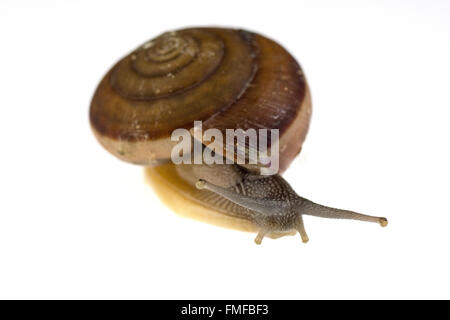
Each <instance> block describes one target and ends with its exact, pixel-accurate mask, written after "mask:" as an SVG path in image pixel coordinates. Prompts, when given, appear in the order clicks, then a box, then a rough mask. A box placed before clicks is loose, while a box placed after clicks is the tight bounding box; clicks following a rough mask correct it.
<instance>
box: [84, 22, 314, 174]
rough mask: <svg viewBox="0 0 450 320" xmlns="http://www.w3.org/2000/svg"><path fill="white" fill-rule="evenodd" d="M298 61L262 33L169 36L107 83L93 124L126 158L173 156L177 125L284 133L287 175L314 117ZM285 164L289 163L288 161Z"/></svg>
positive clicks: (145, 48)
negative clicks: (311, 116)
mask: <svg viewBox="0 0 450 320" xmlns="http://www.w3.org/2000/svg"><path fill="white" fill-rule="evenodd" d="M310 110H311V106H310V99H309V94H308V88H307V84H306V81H305V78H304V76H303V73H302V71H301V69H300V66H299V65H298V63H297V62H296V61H295V59H294V58H293V57H292V56H291V55H290V54H289V53H288V52H287V51H286V50H285V49H283V48H282V47H281V46H280V45H278V44H277V43H275V42H274V41H272V40H269V39H267V38H265V37H263V36H260V35H257V34H255V33H251V32H247V31H243V30H234V29H221V28H190V29H183V30H178V31H173V32H167V33H164V34H162V35H160V36H159V37H157V38H155V39H153V40H151V41H148V42H146V43H144V44H143V45H141V46H139V47H138V48H137V49H136V50H134V51H133V52H131V53H130V54H129V55H127V56H126V57H124V58H123V59H122V60H120V61H119V62H118V63H117V64H116V65H115V66H114V67H113V68H112V69H111V70H110V71H109V72H108V73H107V74H106V75H105V77H104V78H103V80H102V81H101V82H100V84H99V86H98V88H97V90H96V92H95V94H94V97H93V99H92V103H91V110H90V120H91V125H92V127H93V129H94V132H95V134H96V136H97V138H98V139H99V141H100V142H101V143H102V144H103V145H104V146H105V148H106V149H108V150H109V151H110V152H112V153H113V154H114V155H116V156H118V157H119V158H121V159H123V160H126V161H130V162H134V163H140V164H152V163H157V162H158V161H161V160H165V159H168V158H170V151H171V146H173V145H174V144H175V143H176V142H173V141H171V140H170V135H171V133H172V131H173V130H174V129H176V128H186V129H190V128H191V127H192V126H193V123H194V121H196V120H201V121H203V128H204V129H208V128H217V129H219V130H222V131H223V132H225V129H237V128H241V129H243V130H247V129H249V128H254V129H259V128H277V129H280V153H281V156H282V157H283V155H284V156H285V157H284V158H283V159H281V161H282V163H281V167H282V170H283V169H284V168H285V167H287V165H288V164H289V163H290V161H291V160H292V158H293V157H294V156H295V155H296V154H297V153H298V152H299V151H300V147H301V144H302V142H303V140H304V138H305V135H306V131H307V128H308V123H309V116H310ZM284 162H285V163H284Z"/></svg>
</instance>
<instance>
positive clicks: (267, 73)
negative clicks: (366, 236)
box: [90, 28, 387, 244]
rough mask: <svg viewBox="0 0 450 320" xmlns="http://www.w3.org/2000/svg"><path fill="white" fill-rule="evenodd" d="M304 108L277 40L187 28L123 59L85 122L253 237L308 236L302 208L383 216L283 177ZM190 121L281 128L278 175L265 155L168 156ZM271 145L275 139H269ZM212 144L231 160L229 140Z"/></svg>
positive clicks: (299, 75)
mask: <svg viewBox="0 0 450 320" xmlns="http://www.w3.org/2000/svg"><path fill="white" fill-rule="evenodd" d="M310 114H311V99H310V95H309V90H308V85H307V83H306V79H305V77H304V74H303V71H302V70H301V68H300V66H299V64H298V63H297V62H296V60H295V59H294V58H293V57H292V56H291V55H290V54H289V53H288V52H287V51H286V50H285V49H284V48H282V47H281V46H280V45H279V44H277V43H276V42H274V41H272V40H270V39H267V38H265V37H263V36H261V35H258V34H255V33H251V32H247V31H242V30H234V29H221V28H191V29H183V30H178V31H174V32H169V33H165V34H163V35H161V36H159V37H157V38H156V39H154V40H151V41H148V42H146V43H144V44H143V45H141V46H140V47H138V48H137V49H136V50H134V51H133V52H131V53H130V54H129V55H127V56H126V57H125V58H123V59H122V60H120V61H119V62H118V63H117V64H116V65H115V66H114V67H113V68H112V69H111V70H110V71H109V72H108V73H107V74H106V75H105V77H104V78H103V80H102V81H101V82H100V84H99V86H98V88H97V90H96V92H95V94H94V97H93V99H92V103H91V108H90V122H91V126H92V128H93V131H94V133H95V135H96V137H97V138H98V140H99V142H100V143H101V144H102V145H103V146H104V147H105V148H106V149H107V150H108V151H110V152H111V153H112V154H113V155H115V156H117V157H118V158H120V159H122V160H125V161H127V162H131V163H135V164H141V165H146V166H157V167H156V168H158V166H159V167H161V168H162V167H163V166H165V169H166V171H167V172H169V173H170V174H169V175H170V176H171V177H172V178H173V179H172V178H171V179H172V181H167V184H168V185H169V187H170V188H173V189H174V196H176V194H177V193H178V194H179V195H180V196H184V197H187V198H189V199H190V200H192V201H194V202H196V203H197V204H199V205H202V206H204V207H207V208H209V209H211V210H212V211H215V212H219V213H220V214H224V215H226V216H230V217H233V218H236V219H237V220H239V221H247V222H249V223H251V224H252V225H254V226H255V228H256V230H257V232H258V234H257V237H256V239H255V242H256V243H258V244H259V243H261V241H262V239H263V237H264V236H265V235H269V236H270V235H273V234H275V233H281V234H283V233H292V231H298V232H299V233H300V235H301V238H302V240H303V241H304V242H307V241H308V236H307V235H306V232H305V229H304V226H303V219H302V216H303V215H304V214H308V215H315V216H320V217H327V218H341V219H356V220H364V221H369V222H378V223H380V224H381V225H382V226H384V225H386V223H387V220H386V219H385V218H381V217H372V216H367V215H362V214H359V213H355V212H352V211H347V210H339V209H334V208H330V207H326V206H321V205H318V204H316V203H313V202H311V201H309V200H307V199H305V198H302V197H300V196H298V195H297V194H296V193H295V191H294V190H293V189H292V188H291V187H290V185H289V184H288V183H287V182H286V181H285V180H284V179H283V178H282V177H281V173H282V172H284V171H285V170H286V169H287V167H288V166H289V164H290V163H291V162H292V160H293V159H294V158H295V156H296V155H297V154H298V153H299V152H300V150H301V147H302V144H303V141H304V139H305V137H306V133H307V130H308V126H309V120H310ZM194 121H202V123H203V127H204V128H206V129H208V128H213V129H216V130H219V132H223V133H225V132H226V131H227V130H228V129H242V130H244V131H247V130H250V129H268V128H270V129H272V128H275V129H278V130H279V140H278V145H277V148H278V147H279V164H280V168H279V169H280V170H279V174H274V175H270V176H265V175H261V174H260V172H259V169H261V168H262V167H264V164H263V163H261V162H257V163H256V164H255V165H248V164H241V165H238V164H236V161H235V160H236V159H235V158H233V159H231V160H232V162H233V164H230V163H228V162H227V164H205V163H203V164H180V165H173V164H170V163H169V164H167V163H168V162H170V155H171V150H172V149H173V147H174V145H175V143H176V142H174V141H172V139H171V133H172V132H173V130H175V129H178V128H184V129H188V130H191V129H192V124H193V123H194ZM191 132H192V130H191ZM202 142H203V144H204V148H208V143H207V142H205V141H202ZM232 144H233V145H232V147H233V148H235V149H236V148H244V149H245V151H247V152H248V151H249V150H251V149H252V148H254V146H252V145H250V144H245V145H244V146H242V145H238V144H237V143H236V141H234V140H233V142H232ZM268 150H269V151H273V150H275V145H274V144H273V143H271V144H269V145H268ZM215 152H216V153H218V154H219V155H220V156H221V157H223V158H224V159H227V160H230V159H229V155H228V154H227V153H226V151H225V148H224V149H222V148H220V149H215ZM169 175H167V177H168V176H169ZM175 180H176V181H175ZM160 181H163V180H160ZM164 183H166V182H164ZM179 185H183V188H177V186H179Z"/></svg>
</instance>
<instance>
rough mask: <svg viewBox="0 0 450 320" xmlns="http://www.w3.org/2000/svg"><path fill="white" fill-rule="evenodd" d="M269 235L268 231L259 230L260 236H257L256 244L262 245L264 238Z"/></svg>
mask: <svg viewBox="0 0 450 320" xmlns="http://www.w3.org/2000/svg"><path fill="white" fill-rule="evenodd" d="M267 233H268V231H267V230H266V229H261V230H259V232H258V234H257V235H256V238H255V243H256V244H261V242H262V240H263V238H264V236H265V235H266V234H267Z"/></svg>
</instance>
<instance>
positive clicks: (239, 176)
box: [177, 164, 387, 244]
mask: <svg viewBox="0 0 450 320" xmlns="http://www.w3.org/2000/svg"><path fill="white" fill-rule="evenodd" d="M177 171H178V173H179V175H180V176H181V177H182V178H183V179H185V180H186V181H188V182H189V183H190V184H192V185H196V187H197V188H198V189H201V190H202V194H201V195H200V197H199V198H200V199H197V200H199V201H200V202H202V203H204V204H207V205H208V206H211V207H213V208H215V209H217V210H218V211H221V212H223V213H225V214H228V215H231V216H235V217H238V218H242V219H247V220H249V221H251V222H253V223H255V224H256V225H257V226H258V227H259V228H260V231H259V233H258V235H257V236H256V239H255V242H256V243H257V244H260V243H261V241H262V239H263V238H264V236H265V235H267V234H268V233H271V232H291V231H293V230H297V231H298V232H299V233H300V236H301V238H302V240H303V242H307V241H308V236H307V234H306V232H305V229H304V225H303V219H302V215H312V216H318V217H323V218H336V219H354V220H362V221H369V222H377V223H379V224H380V225H382V226H385V225H386V224H387V220H386V218H382V217H373V216H368V215H363V214H359V213H356V212H353V211H347V210H340V209H335V208H330V207H326V206H322V205H319V204H316V203H314V202H312V201H310V200H307V199H305V198H302V197H300V196H298V195H297V194H296V193H295V191H294V190H293V189H292V188H291V186H290V185H289V184H288V183H287V182H286V180H284V179H283V178H282V177H281V176H280V175H272V176H262V175H257V174H252V173H250V172H247V171H246V170H245V169H243V168H241V167H239V166H237V165H217V164H215V165H204V164H203V165H179V166H177ZM204 189H205V190H204Z"/></svg>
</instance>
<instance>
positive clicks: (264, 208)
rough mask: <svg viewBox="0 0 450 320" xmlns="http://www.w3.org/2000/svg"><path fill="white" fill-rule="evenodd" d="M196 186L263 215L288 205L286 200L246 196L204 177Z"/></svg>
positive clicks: (279, 211)
mask: <svg viewBox="0 0 450 320" xmlns="http://www.w3.org/2000/svg"><path fill="white" fill-rule="evenodd" d="M196 187H197V189H207V190H209V191H212V192H214V193H216V194H219V195H221V196H222V197H224V198H226V199H228V200H230V201H232V202H234V203H236V204H238V205H240V206H242V207H244V208H247V209H249V210H252V211H255V212H257V213H261V214H263V215H273V214H280V213H282V211H283V209H284V208H285V207H286V202H284V201H277V200H267V199H260V198H255V197H250V196H246V195H243V194H241V193H237V192H235V191H231V190H230V189H226V188H222V187H220V186H217V185H215V184H212V183H210V182H208V181H206V180H204V179H199V180H198V181H197V183H196Z"/></svg>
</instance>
